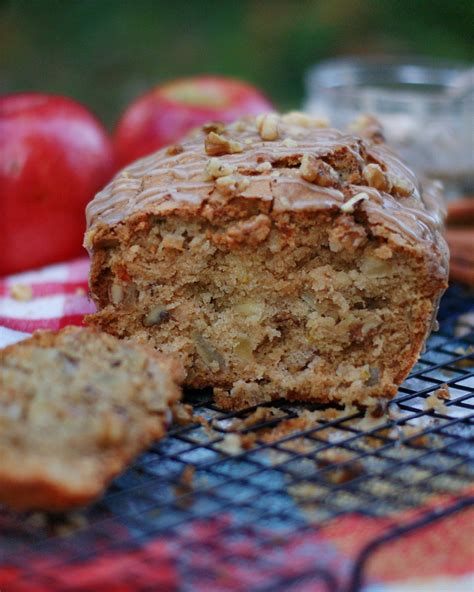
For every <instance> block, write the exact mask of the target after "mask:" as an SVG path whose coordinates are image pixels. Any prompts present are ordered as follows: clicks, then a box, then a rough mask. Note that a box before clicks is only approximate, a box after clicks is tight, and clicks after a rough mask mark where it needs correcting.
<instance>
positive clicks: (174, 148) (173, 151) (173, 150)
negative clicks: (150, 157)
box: [165, 144, 184, 156]
mask: <svg viewBox="0 0 474 592" xmlns="http://www.w3.org/2000/svg"><path fill="white" fill-rule="evenodd" d="M165 152H166V154H167V155H168V156H176V155H177V154H181V152H184V148H183V147H182V146H181V144H171V146H168V148H166V150H165Z"/></svg>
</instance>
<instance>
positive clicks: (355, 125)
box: [348, 115, 385, 144]
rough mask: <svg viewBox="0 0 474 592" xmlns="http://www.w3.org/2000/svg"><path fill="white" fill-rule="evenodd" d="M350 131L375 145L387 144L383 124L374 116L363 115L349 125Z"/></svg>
mask: <svg viewBox="0 0 474 592" xmlns="http://www.w3.org/2000/svg"><path fill="white" fill-rule="evenodd" d="M348 130H349V131H351V132H353V133H356V134H359V135H361V136H362V137H364V138H369V139H370V140H372V141H373V142H374V143H375V144H380V143H382V142H385V138H384V135H383V128H382V124H381V123H380V121H379V120H378V119H376V118H375V117H373V116H372V115H361V116H360V117H358V118H357V119H356V120H354V121H353V122H351V123H350V124H349V125H348Z"/></svg>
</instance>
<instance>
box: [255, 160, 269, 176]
mask: <svg viewBox="0 0 474 592" xmlns="http://www.w3.org/2000/svg"><path fill="white" fill-rule="evenodd" d="M255 170H256V171H258V172H259V173H265V172H266V171H271V170H272V163H271V162H268V161H266V162H261V163H260V164H258V165H257V166H256V167H255Z"/></svg>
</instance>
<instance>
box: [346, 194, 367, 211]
mask: <svg viewBox="0 0 474 592" xmlns="http://www.w3.org/2000/svg"><path fill="white" fill-rule="evenodd" d="M366 199H369V196H368V194H367V193H365V191H361V192H360V193H356V194H355V195H353V196H352V197H351V198H350V199H348V200H347V201H346V202H345V203H343V204H342V206H341V208H340V209H341V211H342V212H345V213H346V214H352V212H353V211H354V207H355V206H356V205H357V204H358V203H359V202H361V201H364V200H366Z"/></svg>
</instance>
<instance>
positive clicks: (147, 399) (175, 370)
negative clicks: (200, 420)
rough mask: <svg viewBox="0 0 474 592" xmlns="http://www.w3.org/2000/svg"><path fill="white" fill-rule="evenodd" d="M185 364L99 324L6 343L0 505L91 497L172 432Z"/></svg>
mask: <svg viewBox="0 0 474 592" xmlns="http://www.w3.org/2000/svg"><path fill="white" fill-rule="evenodd" d="M181 378H182V376H181V368H180V366H179V364H178V363H177V362H176V361H175V360H174V359H172V358H167V357H166V356H164V355H162V354H158V353H156V352H155V351H154V350H153V349H148V348H145V347H143V346H140V345H136V344H133V343H131V342H126V341H120V340H119V339H117V338H116V337H112V336H111V335H107V334H105V333H101V332H99V331H96V330H94V329H84V328H79V327H67V328H65V329H62V330H61V331H58V332H52V331H38V332H36V333H35V334H34V335H33V337H31V338H30V339H27V340H26V341H23V342H21V343H18V344H15V345H11V346H9V347H7V348H5V349H4V350H2V351H0V459H1V461H0V503H5V504H8V505H9V506H10V507H12V508H14V509H16V510H29V509H37V510H47V511H64V510H68V509H70V508H73V507H76V506H80V505H83V504H86V503H88V502H90V501H92V500H94V499H95V498H97V497H98V496H100V495H101V493H102V492H103V491H104V489H105V488H106V486H107V484H108V483H109V482H110V480H111V479H112V478H113V477H114V476H115V475H117V474H118V473H119V472H120V471H122V470H123V469H124V468H125V467H126V465H127V464H128V463H129V462H130V461H131V460H132V459H133V458H134V457H135V456H136V455H137V454H139V453H140V452H141V451H142V450H145V449H146V448H147V447H148V446H149V445H150V444H151V443H152V442H153V441H154V440H156V439H157V438H160V437H161V436H163V434H164V433H165V428H166V423H167V417H168V415H169V411H168V409H169V407H170V406H171V405H173V404H174V403H175V402H176V401H177V400H178V399H179V397H180V389H179V387H178V386H177V384H178V382H179V381H180V379H181Z"/></svg>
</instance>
